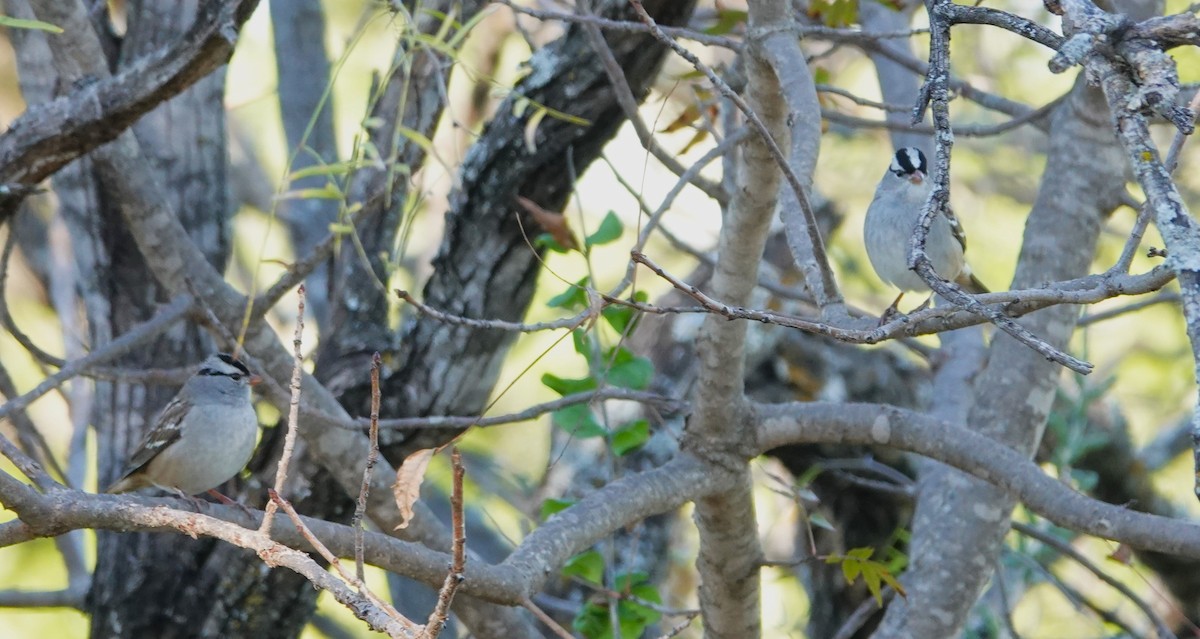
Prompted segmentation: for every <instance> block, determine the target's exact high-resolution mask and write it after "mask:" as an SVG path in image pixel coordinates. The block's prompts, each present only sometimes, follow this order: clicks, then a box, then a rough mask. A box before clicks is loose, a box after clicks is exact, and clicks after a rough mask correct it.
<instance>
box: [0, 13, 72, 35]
mask: <svg viewBox="0 0 1200 639" xmlns="http://www.w3.org/2000/svg"><path fill="white" fill-rule="evenodd" d="M0 26H5V27H8V28H10V29H34V30H36V31H47V32H49V33H62V32H63V30H62V28H61V27H58V26H55V25H53V24H50V23H49V22H42V21H41V20H22V19H21V18H11V17H9V16H0Z"/></svg>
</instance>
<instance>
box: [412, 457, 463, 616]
mask: <svg viewBox="0 0 1200 639" xmlns="http://www.w3.org/2000/svg"><path fill="white" fill-rule="evenodd" d="M450 464H451V466H452V467H453V469H454V475H453V484H452V485H451V492H450V520H451V526H450V527H451V530H452V531H453V535H454V539H453V545H452V546H451V549H452V551H451V552H452V554H453V556H454V563H453V564H452V565H451V566H450V572H448V573H447V574H446V581H445V582H444V583H443V584H442V588H441V590H439V591H438V601H437V606H435V607H434V609H433V612H431V613H429V621H427V622H426V623H425V633H424V635H422V639H437V636H438V635H440V634H441V633H442V628H444V627H445V626H446V620H447V619H448V618H449V617H450V603H451V602H453V601H454V594H455V593H456V592H457V591H458V586H459V585H460V584H462V582H463V579H465V576H464V573H465V572H466V544H467V532H466V528H465V526H464V525H463V463H462V453H460V452H458V447H457V446H455V447H454V448H452V449H451V450H450Z"/></svg>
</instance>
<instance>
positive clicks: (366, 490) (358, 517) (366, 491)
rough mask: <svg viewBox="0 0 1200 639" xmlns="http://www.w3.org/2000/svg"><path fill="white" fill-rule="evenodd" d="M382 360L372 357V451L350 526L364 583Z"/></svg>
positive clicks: (357, 568) (358, 571) (357, 569)
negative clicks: (365, 541) (366, 525)
mask: <svg viewBox="0 0 1200 639" xmlns="http://www.w3.org/2000/svg"><path fill="white" fill-rule="evenodd" d="M381 366H382V359H381V358H380V356H379V351H375V354H374V355H373V356H371V417H370V422H371V423H370V427H369V429H368V431H367V432H368V434H369V436H370V440H371V450H370V451H369V452H368V453H367V465H366V467H365V468H363V478H362V486H361V487H360V488H359V489H358V503H356V504H355V505H354V518H353V519H352V520H351V522H350V526H351V527H352V528H354V572H355V574H357V575H358V581H359V582H360V583H361V582H363V563H364V562H363V537H364V532H365V530H364V529H363V517H364V516H366V514H367V497H368V495H370V493H371V475H372V473H374V471H375V464H376V462H378V461H379V403H380V392H379V369H380V367H381Z"/></svg>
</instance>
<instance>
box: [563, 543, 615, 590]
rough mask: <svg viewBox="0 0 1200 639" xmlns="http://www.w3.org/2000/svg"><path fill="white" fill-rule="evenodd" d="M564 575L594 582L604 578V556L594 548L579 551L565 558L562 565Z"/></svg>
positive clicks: (598, 582)
mask: <svg viewBox="0 0 1200 639" xmlns="http://www.w3.org/2000/svg"><path fill="white" fill-rule="evenodd" d="M561 572H562V574H563V576H564V577H578V578H580V579H582V580H584V581H588V582H591V583H594V584H600V583H602V580H603V579H604V558H603V557H601V556H600V553H599V552H596V551H595V550H588V551H586V552H581V553H579V554H578V555H575V556H574V557H571V558H570V559H568V560H567V563H566V564H565V565H564V566H563V567H562V571H561Z"/></svg>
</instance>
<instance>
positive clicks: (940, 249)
mask: <svg viewBox="0 0 1200 639" xmlns="http://www.w3.org/2000/svg"><path fill="white" fill-rule="evenodd" d="M928 178H929V169H928V165H927V164H926V163H925V154H924V153H922V152H921V151H920V149H917V148H915V147H911V146H910V147H905V148H903V149H900V150H899V151H896V155H895V156H894V157H893V158H892V165H891V166H890V167H888V170H887V172H886V173H884V174H883V179H882V180H880V181H879V186H878V187H876V189H875V199H874V200H872V201H871V206H870V208H868V209H867V219H866V222H865V223H864V224H863V237H864V239H865V240H866V244H867V257H869V258H871V266H873V267H875V273H876V274H878V275H879V279H881V280H883V281H884V282H887V283H888V284H891V285H893V286H895V287H896V288H898V289H900V296H899V297H897V298H896V301H895V302H892V305H891V307H890V308H889V311H894V310H895V309H896V305H897V304H899V303H900V298H901V297H904V292H905V291H928V290H929V286H927V285H926V284H925V281H924V280H922V279H921V276H919V275H917V273H916V272H915V271H912V270H909V268H908V242H909V239H910V238H912V235H913V231H914V230H916V228H917V222H918V221H920V219H921V210H922V208H923V207H924V206H925V200H927V199H928V198H929V192H930V190H932V188H933V184H932V183H931V181H930V180H929V179H928ZM966 248H967V238H966V235H964V234H963V230H962V227H961V226H959V224H958V219H957V218H955V217H954V213H953V212H951V211H950V210H949V208H947V209H946V214H945V215H939V216H937V217H936V218H934V220H933V224H932V226H930V227H929V236H928V238H927V239H926V241H925V253H926V254H928V255H929V261H930V262H932V263H933V269H934V270H935V271H937V273H938V275H940V276H942V277H943V278H946V279H948V280H953V281H954V283H956V284H958V285H959V286H960V287H962V288H963V289H964V290H966V291H968V292H971V293H987V292H988V290H987V287H986V286H984V285H983V283H982V282H980V281H979V280H978V279H977V278H976V277H975V276H974V275H973V274H972V273H971V267H969V266H967V263H966V262H965V261H964V260H963V251H964V250H966ZM928 303H929V302H928V301H926V304H928ZM922 306H924V305H922Z"/></svg>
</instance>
